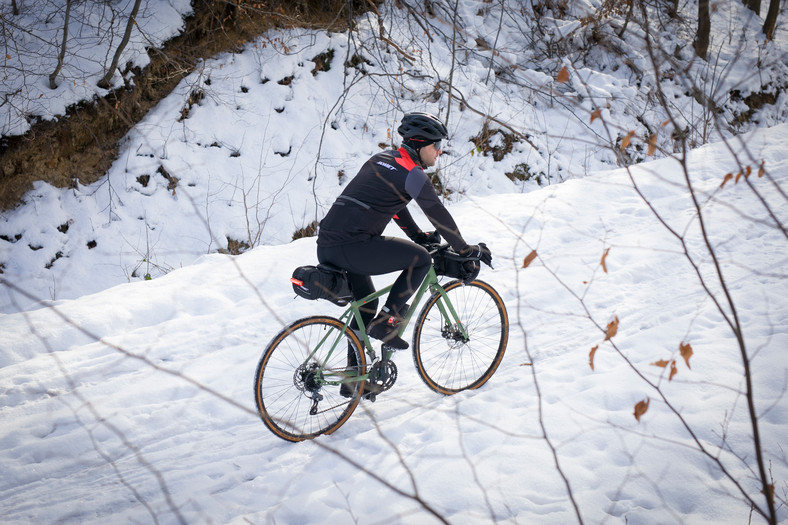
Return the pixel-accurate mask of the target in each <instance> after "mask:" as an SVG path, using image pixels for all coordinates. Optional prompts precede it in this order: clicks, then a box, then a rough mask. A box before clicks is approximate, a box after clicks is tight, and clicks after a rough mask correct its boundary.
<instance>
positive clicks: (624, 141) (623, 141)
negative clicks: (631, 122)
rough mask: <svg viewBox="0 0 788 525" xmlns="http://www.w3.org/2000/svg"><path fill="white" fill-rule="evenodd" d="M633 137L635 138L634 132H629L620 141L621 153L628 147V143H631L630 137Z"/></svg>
mask: <svg viewBox="0 0 788 525" xmlns="http://www.w3.org/2000/svg"><path fill="white" fill-rule="evenodd" d="M634 136H635V132H634V131H630V132H629V133H627V134H626V136H625V137H624V138H623V139H621V151H624V150H625V149H627V148H628V147H629V143H630V142H632V137H634Z"/></svg>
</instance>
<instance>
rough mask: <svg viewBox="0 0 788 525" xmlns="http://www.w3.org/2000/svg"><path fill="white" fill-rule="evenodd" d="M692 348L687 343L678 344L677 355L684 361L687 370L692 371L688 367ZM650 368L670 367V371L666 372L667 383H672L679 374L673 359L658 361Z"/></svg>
mask: <svg viewBox="0 0 788 525" xmlns="http://www.w3.org/2000/svg"><path fill="white" fill-rule="evenodd" d="M693 353H694V352H693V351H692V346H691V345H690V344H689V343H685V342H683V341H682V342H681V343H680V344H679V354H680V355H681V357H682V358H683V359H684V363H685V364H686V365H687V368H689V369H690V370H692V367H691V366H690V362H689V360H690V358H691V357H692V354H693ZM651 366H658V367H660V368H668V367H670V371H669V372H668V381H673V377H674V376H675V375H676V374H678V373H679V370H678V368H676V360H675V359H660V360H659V361H654V362H653V363H651Z"/></svg>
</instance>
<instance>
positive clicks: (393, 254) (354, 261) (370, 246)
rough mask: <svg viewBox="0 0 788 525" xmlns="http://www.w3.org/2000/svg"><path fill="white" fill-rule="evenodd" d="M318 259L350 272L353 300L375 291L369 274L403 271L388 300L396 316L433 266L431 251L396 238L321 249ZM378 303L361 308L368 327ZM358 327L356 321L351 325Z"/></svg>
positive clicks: (322, 247)
mask: <svg viewBox="0 0 788 525" xmlns="http://www.w3.org/2000/svg"><path fill="white" fill-rule="evenodd" d="M317 259H318V260H319V261H320V262H321V263H329V264H333V265H334V266H339V267H340V268H344V269H345V270H347V271H348V277H349V278H350V288H351V290H352V291H353V297H354V298H355V299H360V298H362V297H364V296H367V295H369V294H371V293H372V292H374V291H375V286H374V285H373V284H372V278H371V277H370V275H382V274H384V273H391V272H396V271H397V270H403V271H402V273H401V274H400V275H399V277H397V280H396V281H394V286H393V287H392V288H391V292H389V296H388V298H387V299H386V306H387V307H388V308H389V310H391V311H393V312H394V313H397V314H402V313H403V311H402V310H403V306H405V303H406V302H407V301H408V299H409V298H410V296H411V295H413V294H414V293H416V290H417V289H418V288H419V286H420V285H421V283H422V281H423V280H424V278H425V277H426V276H427V272H429V270H430V265H431V264H432V257H430V254H429V252H427V250H425V249H424V248H422V247H421V246H419V245H418V244H415V243H412V242H410V241H407V240H405V239H400V238H396V237H374V238H372V239H370V240H368V241H364V242H358V243H353V244H345V245H341V246H329V247H325V246H318V248H317ZM377 309H378V301H377V299H376V300H375V301H372V302H370V303H368V304H366V305H365V306H363V307H362V308H361V318H362V319H363V320H364V324H365V325H367V324H369V322H370V321H371V320H372V318H373V317H374V316H375V312H377ZM351 326H352V327H353V328H358V327H357V326H356V322H355V320H354V321H353V324H352V325H351Z"/></svg>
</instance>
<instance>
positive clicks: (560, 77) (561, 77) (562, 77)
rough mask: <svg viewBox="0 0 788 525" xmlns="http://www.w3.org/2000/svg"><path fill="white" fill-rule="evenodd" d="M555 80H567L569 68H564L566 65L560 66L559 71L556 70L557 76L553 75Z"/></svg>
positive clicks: (561, 81)
mask: <svg viewBox="0 0 788 525" xmlns="http://www.w3.org/2000/svg"><path fill="white" fill-rule="evenodd" d="M555 81H556V82H560V83H562V84H563V83H564V82H569V70H568V69H566V66H564V67H562V68H561V71H559V72H558V76H557V77H555Z"/></svg>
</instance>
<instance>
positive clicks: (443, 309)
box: [303, 267, 468, 385]
mask: <svg viewBox="0 0 788 525" xmlns="http://www.w3.org/2000/svg"><path fill="white" fill-rule="evenodd" d="M392 287H393V285H389V286H386V287H385V288H381V289H380V290H377V291H375V292H373V293H371V294H369V295H367V296H366V297H362V298H361V299H358V300H355V301H351V302H350V306H348V308H347V310H345V311H344V312H343V313H342V315H340V316H339V321H340V322H341V323H342V324H343V326H342V331H341V332H340V333H339V335H338V336H337V337H336V338H334V340H333V341H331V342H328V341H327V339H328V338H329V334H326V336H325V337H324V338H323V339H322V340H321V341H320V342H319V343H318V344H317V346H316V347H315V349H314V350H313V351H312V352H311V353H310V354H309V355H308V356H307V358H306V359H305V360H304V363H303V365H304V366H305V365H306V364H307V363H308V362H309V361H310V360H311V359H312V358H313V357H314V355H315V354H316V353H317V351H318V350H319V349H320V348H321V347H322V346H323V345H324V344H329V345H330V346H331V348H330V349H329V351H328V355H327V356H326V359H328V358H330V357H331V355H332V354H333V353H334V351H335V350H336V348H337V346H338V345H339V343H340V341H341V340H342V336H343V335H344V334H345V332H346V331H347V330H352V329H351V328H350V322H351V320H353V319H355V320H356V324H357V325H358V327H359V329H358V332H360V334H361V341H362V344H363V345H364V348H365V349H366V352H367V354H368V355H369V356H370V358H371V360H372V361H373V362H374V361H375V360H376V359H377V355H376V354H375V349H374V348H373V347H372V342H371V341H370V340H369V336H368V335H367V327H366V326H365V325H364V322H363V321H362V319H361V307H362V306H364V305H365V304H367V303H370V302H372V301H374V300H375V299H377V298H379V297H381V296H383V295H386V294H387V293H389V292H390V291H391V288H392ZM427 290H429V291H430V293H431V294H435V293H437V294H440V296H441V298H440V300H438V302H437V306H438V309H439V310H440V313H441V315H442V316H443V318H444V319H452V320H453V321H454V323H455V326H456V327H457V328H459V330H460V332H461V333H462V335H463V337H465V338H467V337H468V333H467V332H466V330H465V327H464V326H463V325H462V322H461V321H460V318H459V316H458V315H457V312H456V310H455V309H454V305H452V303H451V301H450V300H449V297H448V295H447V294H446V290H444V289H443V286H441V285H440V283H438V275H437V274H436V273H435V268H433V267H430V269H429V272H427V276H426V277H425V278H424V281H423V282H422V283H421V286H420V287H419V289H418V291H416V293H415V295H414V296H413V301H412V304H413V306H412V307H411V308H409V309H408V311H407V313H406V314H405V318H404V319H403V321H402V323H401V325H400V327H399V332H398V335H399V336H402V334H403V333H404V332H405V330H406V328H407V327H408V325H409V324H410V320H411V318H412V317H413V313H414V312H415V311H416V306H417V305H418V304H419V303H420V302H421V299H422V297H424V294H425V293H427ZM384 352H385V355H384V356H383V358H384V359H389V358H390V357H391V353H392V352H391V351H390V350H384ZM335 375H336V376H341V377H339V378H338V379H337V380H332V379H330V377H332V376H335ZM367 379H369V373H366V374H361V375H354V376H348V375H347V374H346V373H344V371H343V372H342V373H339V372H336V373H335V372H331V371H322V370H321V372H320V373H319V374H318V378H317V380H318V382H319V384H321V385H340V384H342V383H351V382H357V381H366V380H367Z"/></svg>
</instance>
